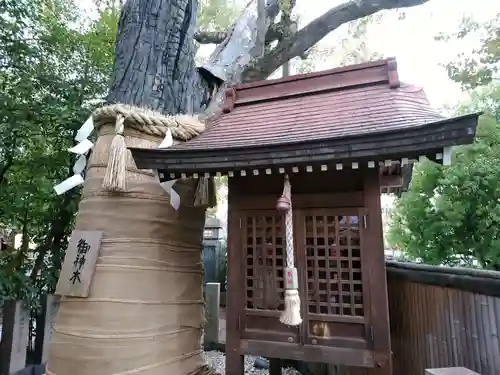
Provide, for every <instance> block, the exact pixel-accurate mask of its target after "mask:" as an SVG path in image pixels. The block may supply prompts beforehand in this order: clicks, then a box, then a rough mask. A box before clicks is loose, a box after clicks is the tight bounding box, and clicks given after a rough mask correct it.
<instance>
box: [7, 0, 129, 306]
mask: <svg viewBox="0 0 500 375" xmlns="http://www.w3.org/2000/svg"><path fill="white" fill-rule="evenodd" d="M3 4H5V7H4V8H3V9H2V12H3V13H2V15H1V17H0V56H1V57H0V173H1V175H0V227H3V228H7V229H9V230H12V231H14V232H16V233H23V234H24V241H23V242H24V243H23V246H22V250H19V251H17V252H16V253H15V254H13V255H12V256H13V257H15V258H16V259H18V260H20V261H19V262H12V261H10V260H7V259H2V260H0V296H1V297H9V296H10V297H13V298H14V297H16V296H19V295H20V294H22V293H23V292H22V290H21V289H22V288H24V289H23V290H24V291H25V292H26V293H28V294H29V293H32V292H33V291H34V290H38V291H40V290H41V289H43V288H45V289H47V288H48V289H49V290H51V289H52V288H53V287H54V286H55V281H54V280H55V279H56V277H57V273H58V269H59V266H60V262H61V259H62V256H63V255H64V250H65V247H66V242H67V237H68V236H69V234H70V233H71V227H72V222H73V218H74V215H75V213H76V209H77V204H78V199H79V193H78V191H77V190H76V191H73V192H71V193H70V194H66V195H64V196H56V195H55V193H54V191H53V186H54V185H55V184H56V183H58V182H60V181H62V180H64V179H65V178H67V177H68V175H69V174H72V171H71V168H72V165H73V163H74V157H73V156H72V155H71V154H69V153H68V152H67V149H68V148H69V147H71V146H73V145H74V140H73V137H74V134H75V131H76V130H77V129H78V128H79V127H80V126H81V124H82V123H83V122H84V121H85V120H86V118H87V117H88V116H89V115H90V111H91V108H88V106H87V108H85V107H83V104H84V103H86V102H88V101H90V100H95V99H97V98H102V97H103V96H104V95H105V93H106V91H107V81H108V79H109V76H110V74H111V70H112V63H113V50H114V40H115V35H116V27H117V23H118V13H119V12H118V9H117V8H116V6H114V7H113V6H111V5H104V6H101V8H100V13H99V14H100V17H99V18H98V19H97V20H94V21H93V20H89V19H87V18H85V15H84V14H82V13H81V12H80V11H79V10H78V8H77V7H76V6H75V3H74V2H73V1H72V0H50V1H47V0H44V1H42V0H39V1H38V0H30V1H27V0H16V1H7V2H4V3H3ZM28 245H29V246H28ZM54 262H55V263H54ZM9 267H10V268H9ZM16 275H17V276H16ZM20 288H21V289H20ZM33 288H35V289H33ZM25 297H26V296H25ZM16 298H17V297H16Z"/></svg>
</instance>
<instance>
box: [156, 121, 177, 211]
mask: <svg viewBox="0 0 500 375" xmlns="http://www.w3.org/2000/svg"><path fill="white" fill-rule="evenodd" d="M173 144H174V138H173V137H172V132H171V131H170V129H168V130H167V133H166V134H165V138H163V141H162V142H161V143H160V145H159V146H158V148H168V147H170V146H172V145H173ZM155 178H156V180H157V181H158V182H159V184H160V186H161V187H162V188H163V190H165V191H166V192H167V194H168V195H170V205H171V206H172V207H173V208H174V210H176V211H177V210H178V209H179V207H180V205H181V197H180V196H179V194H177V192H176V191H175V190H174V184H175V183H176V182H177V180H169V181H164V182H160V176H159V174H158V171H155Z"/></svg>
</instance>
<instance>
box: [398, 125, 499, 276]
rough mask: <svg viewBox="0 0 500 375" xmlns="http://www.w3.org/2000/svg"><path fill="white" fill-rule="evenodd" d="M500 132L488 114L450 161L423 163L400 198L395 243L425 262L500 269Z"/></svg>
mask: <svg viewBox="0 0 500 375" xmlns="http://www.w3.org/2000/svg"><path fill="white" fill-rule="evenodd" d="M499 135H500V124H497V123H496V122H494V121H492V120H491V118H488V117H485V118H483V119H481V121H480V125H479V131H478V137H477V140H476V142H475V143H474V144H473V145H469V146H462V147H460V148H458V149H457V150H456V151H455V152H454V155H453V163H452V165H451V166H446V167H442V166H439V165H437V164H435V163H432V162H430V161H426V162H424V163H421V164H420V165H419V166H418V167H417V169H416V171H415V174H414V177H413V181H412V184H411V189H410V191H409V192H407V193H406V194H405V195H404V196H403V197H402V198H401V199H400V200H399V201H398V203H397V207H396V210H395V214H394V217H393V224H392V227H391V230H390V237H391V242H393V243H395V244H397V245H398V247H400V248H401V249H403V250H404V251H406V252H407V253H408V254H409V255H410V256H411V257H413V258H415V259H420V260H421V261H423V262H425V263H430V264H448V265H459V264H461V265H469V266H471V265H473V261H478V262H479V264H480V265H481V266H483V267H486V268H492V269H500V252H499V251H498V246H499V245H500V242H499V241H500V231H499V229H498V228H500V169H499V168H498V165H500V144H499V143H498V140H499Z"/></svg>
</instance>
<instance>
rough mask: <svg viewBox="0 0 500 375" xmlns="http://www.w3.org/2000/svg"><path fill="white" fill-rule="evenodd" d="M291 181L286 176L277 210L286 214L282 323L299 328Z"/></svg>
mask: <svg viewBox="0 0 500 375" xmlns="http://www.w3.org/2000/svg"><path fill="white" fill-rule="evenodd" d="M291 190H292V187H291V185H290V180H289V178H288V175H285V186H284V188H283V195H282V196H281V197H280V198H278V202H277V204H276V208H277V209H278V211H280V212H284V213H285V231H286V233H285V236H286V268H285V275H286V276H285V310H284V311H283V312H282V314H281V317H280V321H281V323H283V324H286V325H290V326H297V325H299V324H300V323H302V318H301V316H300V296H299V291H298V285H299V282H298V278H297V268H295V262H294V255H293V253H294V252H293V217H292V215H293V212H292V199H291Z"/></svg>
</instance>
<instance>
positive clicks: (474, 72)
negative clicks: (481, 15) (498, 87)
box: [437, 14, 500, 89]
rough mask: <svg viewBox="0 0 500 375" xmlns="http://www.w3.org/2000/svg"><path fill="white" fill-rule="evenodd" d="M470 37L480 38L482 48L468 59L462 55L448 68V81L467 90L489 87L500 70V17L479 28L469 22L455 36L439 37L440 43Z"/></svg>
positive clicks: (497, 16) (474, 51)
mask: <svg viewBox="0 0 500 375" xmlns="http://www.w3.org/2000/svg"><path fill="white" fill-rule="evenodd" d="M471 34H475V35H479V36H480V38H481V45H480V47H479V48H476V49H474V50H473V51H472V53H470V54H469V55H461V56H459V57H458V59H457V60H456V61H452V62H450V63H449V64H447V65H446V68H447V71H448V75H449V77H450V78H451V79H452V80H454V81H455V82H459V83H460V84H462V86H463V87H464V88H465V89H474V88H476V87H479V86H484V85H488V84H489V83H491V82H492V80H493V77H495V75H496V74H497V73H498V71H499V67H500V14H497V15H496V17H495V18H493V19H492V20H491V21H490V22H487V23H485V24H478V23H477V22H475V21H474V20H472V19H470V18H465V19H464V20H463V21H462V24H461V26H460V29H459V30H458V31H457V32H456V33H455V34H453V35H440V36H438V37H437V39H439V40H443V41H450V40H451V39H456V40H460V39H464V38H466V37H468V36H469V35H471Z"/></svg>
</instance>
